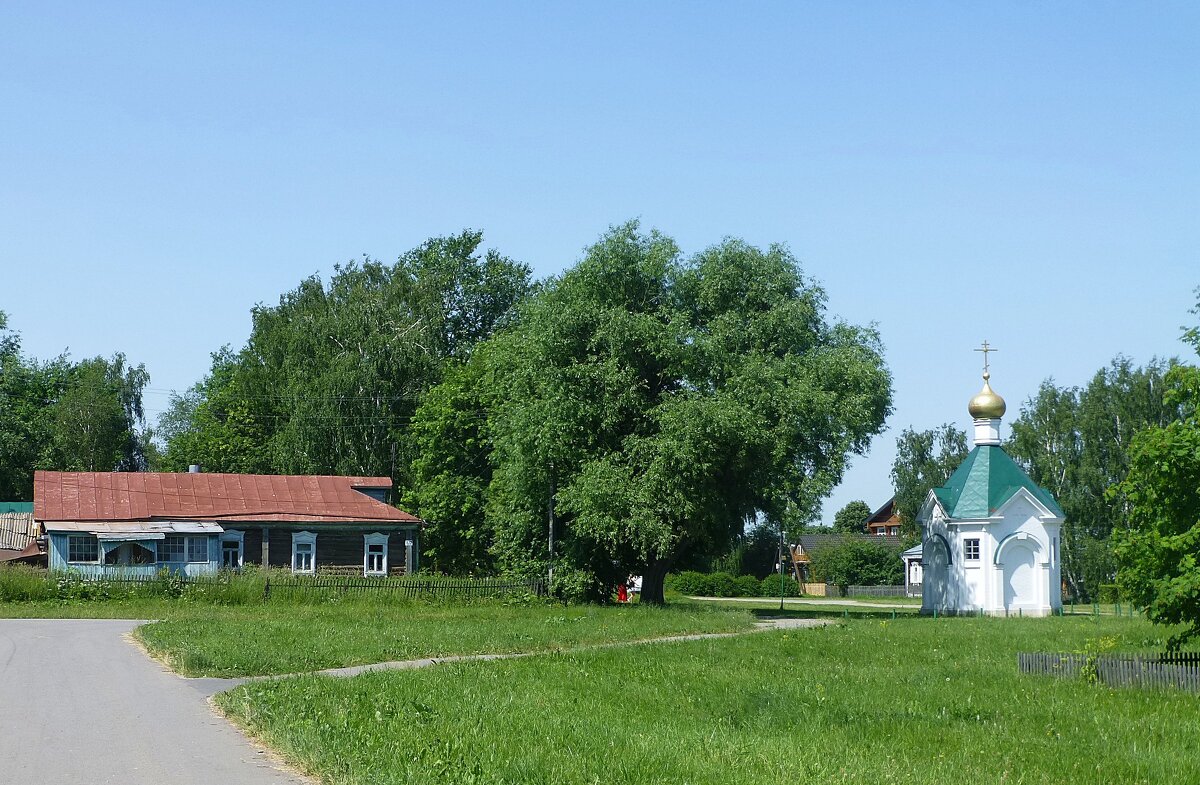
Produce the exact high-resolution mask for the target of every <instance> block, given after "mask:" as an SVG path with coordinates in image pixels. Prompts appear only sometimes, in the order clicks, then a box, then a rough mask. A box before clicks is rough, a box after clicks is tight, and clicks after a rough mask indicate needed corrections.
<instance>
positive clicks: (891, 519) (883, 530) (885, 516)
mask: <svg viewBox="0 0 1200 785" xmlns="http://www.w3.org/2000/svg"><path fill="white" fill-rule="evenodd" d="M867 534H873V535H875V536H877V537H898V536H899V535H900V513H899V512H898V511H897V510H896V497H895V496H893V497H892V498H890V499H888V500H887V503H886V504H884V505H883V506H882V507H880V508H879V509H878V510H876V511H875V512H873V513H871V517H870V518H867Z"/></svg>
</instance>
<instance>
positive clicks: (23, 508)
mask: <svg viewBox="0 0 1200 785" xmlns="http://www.w3.org/2000/svg"><path fill="white" fill-rule="evenodd" d="M6 512H33V502H0V514H3V513H6Z"/></svg>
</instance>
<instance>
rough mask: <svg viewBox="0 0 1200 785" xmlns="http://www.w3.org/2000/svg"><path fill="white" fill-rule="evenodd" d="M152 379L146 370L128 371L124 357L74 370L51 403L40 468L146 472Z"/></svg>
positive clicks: (91, 362) (90, 362)
mask: <svg viewBox="0 0 1200 785" xmlns="http://www.w3.org/2000/svg"><path fill="white" fill-rule="evenodd" d="M149 381H150V375H149V374H148V373H146V368H145V366H143V365H137V366H131V367H127V366H126V362H125V355H123V354H120V353H118V354H115V355H113V358H112V359H111V360H106V359H104V358H102V357H95V358H93V359H90V360H84V361H83V362H81V363H79V364H78V365H76V366H75V367H73V368H72V369H71V371H70V373H69V375H68V381H67V384H66V387H65V389H63V390H62V392H61V394H60V395H59V397H58V399H57V400H56V401H54V403H53V404H52V405H51V425H50V430H51V433H50V441H49V444H48V446H47V450H46V452H45V454H44V456H43V459H42V465H43V466H45V467H46V468H53V469H59V470H64V471H89V472H107V471H144V470H145V468H146V457H145V448H144V438H145V436H144V433H143V431H142V428H143V427H144V424H145V412H144V410H143V408H142V391H143V390H144V389H145V387H146V384H148V383H149Z"/></svg>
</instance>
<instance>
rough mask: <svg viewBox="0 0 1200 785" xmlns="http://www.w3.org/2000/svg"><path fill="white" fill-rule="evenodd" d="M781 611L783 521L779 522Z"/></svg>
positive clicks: (781, 607)
mask: <svg viewBox="0 0 1200 785" xmlns="http://www.w3.org/2000/svg"><path fill="white" fill-rule="evenodd" d="M779 610H783V521H780V522H779Z"/></svg>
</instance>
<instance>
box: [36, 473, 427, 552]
mask: <svg viewBox="0 0 1200 785" xmlns="http://www.w3.org/2000/svg"><path fill="white" fill-rule="evenodd" d="M391 488H392V481H391V479H390V478H388V477H332V476H304V475H261V474H205V473H200V472H188V473H182V474H168V473H155V472H43V471H39V472H37V473H36V474H35V475H34V490H33V496H34V509H33V517H34V518H35V519H36V522H37V526H38V527H39V530H40V531H41V532H42V533H43V534H44V535H45V537H46V541H47V553H48V556H49V566H50V569H52V570H67V569H71V570H78V571H79V572H82V573H84V574H85V575H89V576H100V575H104V574H106V573H109V572H119V573H121V574H125V575H128V574H133V575H152V574H154V573H156V572H158V571H159V570H162V569H166V570H169V571H171V572H176V573H182V574H184V575H202V574H207V573H213V572H216V571H217V570H219V569H222V568H227V569H240V568H241V567H243V566H244V565H249V564H256V565H266V566H270V567H282V568H286V569H290V570H291V571H292V572H295V573H301V574H315V573H317V572H342V573H356V574H360V575H380V576H382V575H389V574H398V573H404V572H411V571H413V570H415V569H417V553H418V548H419V540H418V537H419V534H420V529H421V521H420V519H418V518H417V517H416V516H413V515H410V514H409V513H407V512H404V511H403V510H399V509H397V508H395V507H393V506H391V505H389V504H387V502H386V500H387V496H388V494H389V493H390V492H391Z"/></svg>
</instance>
